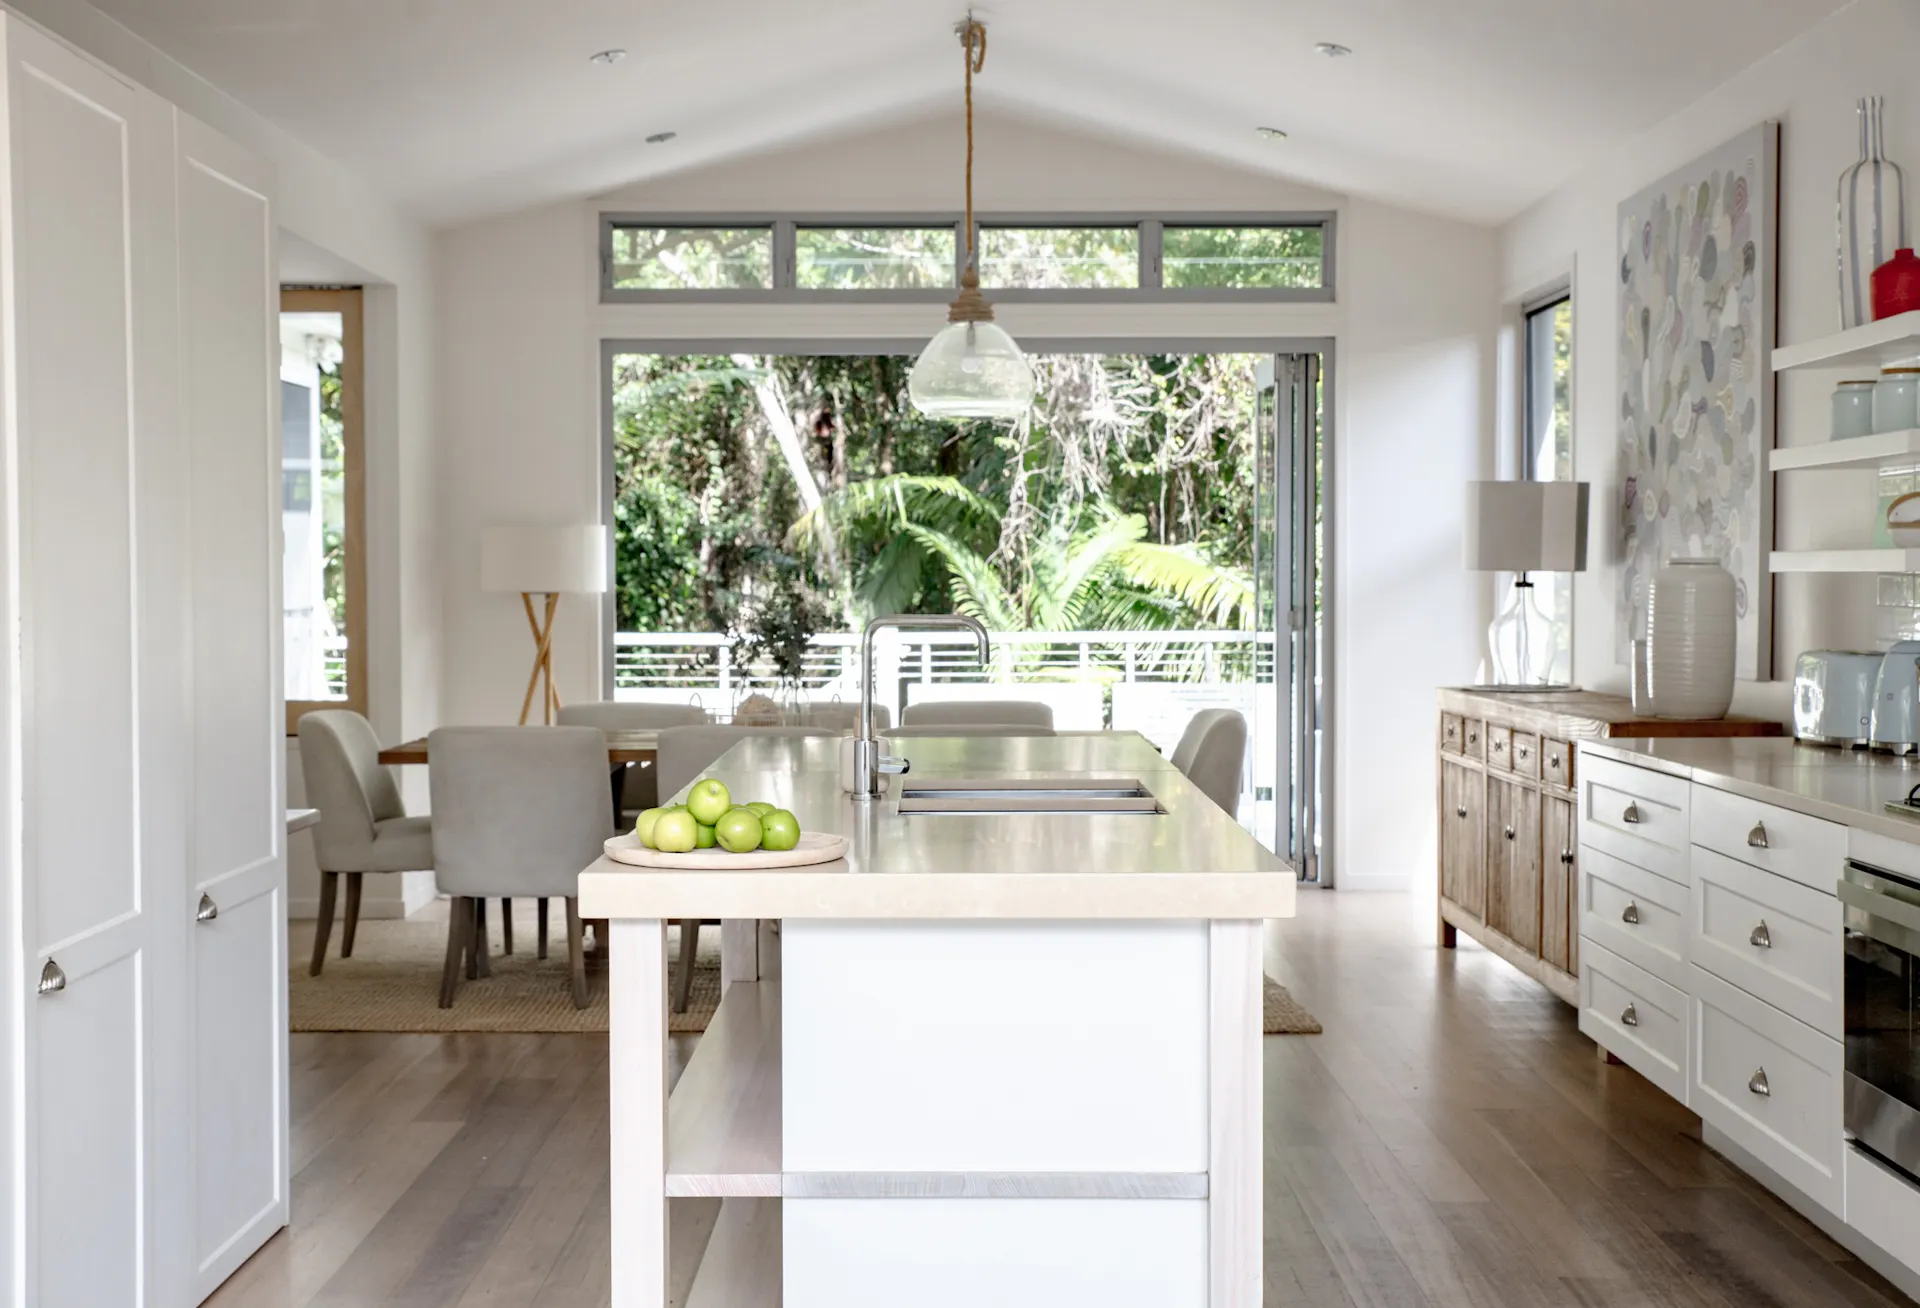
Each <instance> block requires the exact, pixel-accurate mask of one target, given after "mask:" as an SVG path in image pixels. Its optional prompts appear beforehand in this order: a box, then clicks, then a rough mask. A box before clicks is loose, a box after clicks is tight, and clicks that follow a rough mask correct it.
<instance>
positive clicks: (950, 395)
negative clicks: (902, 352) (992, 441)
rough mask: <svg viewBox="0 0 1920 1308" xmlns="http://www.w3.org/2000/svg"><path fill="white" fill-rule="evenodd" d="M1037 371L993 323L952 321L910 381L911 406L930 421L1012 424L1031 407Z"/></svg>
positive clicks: (930, 346)
mask: <svg viewBox="0 0 1920 1308" xmlns="http://www.w3.org/2000/svg"><path fill="white" fill-rule="evenodd" d="M1033 391H1034V377H1033V366H1032V365H1031V364H1029V363H1028V362H1027V360H1026V356H1025V355H1023V354H1021V353H1020V347H1019V346H1018V345H1016V344H1014V341H1013V337H1011V336H1009V335H1007V334H1006V332H1004V331H1002V330H1001V329H1000V327H999V326H998V325H997V324H995V323H993V322H992V321H987V322H950V323H948V324H947V325H946V326H945V327H944V328H942V329H941V331H940V332H939V334H938V335H936V336H935V337H934V338H933V339H932V340H931V341H928V342H927V348H926V349H924V350H922V351H920V357H919V358H918V359H916V360H915V361H914V364H913V372H912V373H911V374H909V375H908V377H907V393H908V394H909V395H910V396H911V397H912V398H913V407H914V408H916V409H918V410H920V412H922V413H924V414H926V415H927V416H928V417H930V418H997V419H1000V420H1002V421H1008V422H1010V421H1013V420H1015V419H1017V418H1019V417H1020V415H1021V414H1023V413H1025V412H1026V411H1027V408H1028V406H1029V405H1031V404H1032V403H1033Z"/></svg>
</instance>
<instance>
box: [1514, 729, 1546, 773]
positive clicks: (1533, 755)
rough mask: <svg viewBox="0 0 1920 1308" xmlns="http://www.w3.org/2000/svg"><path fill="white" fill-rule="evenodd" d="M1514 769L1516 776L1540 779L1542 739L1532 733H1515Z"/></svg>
mask: <svg viewBox="0 0 1920 1308" xmlns="http://www.w3.org/2000/svg"><path fill="white" fill-rule="evenodd" d="M1509 753H1510V754H1511V756H1512V759H1513V762H1512V767H1513V771H1514V775H1515V776H1521V777H1529V778H1532V777H1538V776H1539V775H1540V737H1538V736H1536V735H1534V734H1533V733H1532V732H1530V731H1516V732H1514V733H1513V746H1512V748H1511V750H1510V751H1509Z"/></svg>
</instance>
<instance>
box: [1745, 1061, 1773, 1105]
mask: <svg viewBox="0 0 1920 1308" xmlns="http://www.w3.org/2000/svg"><path fill="white" fill-rule="evenodd" d="M1747 1089H1749V1090H1751V1091H1753V1093H1755V1094H1757V1095H1759V1096H1760V1097H1761V1098H1762V1099H1771V1098H1772V1097H1773V1087H1772V1086H1770V1085H1768V1084H1767V1069H1766V1068H1764V1067H1762V1068H1759V1069H1757V1070H1756V1071H1755V1072H1754V1074H1753V1075H1752V1076H1750V1077H1748V1078H1747Z"/></svg>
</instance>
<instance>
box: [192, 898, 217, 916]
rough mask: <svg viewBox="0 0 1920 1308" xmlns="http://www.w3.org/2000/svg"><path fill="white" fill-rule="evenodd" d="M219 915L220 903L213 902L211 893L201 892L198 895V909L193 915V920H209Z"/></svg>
mask: <svg viewBox="0 0 1920 1308" xmlns="http://www.w3.org/2000/svg"><path fill="white" fill-rule="evenodd" d="M219 916H220V905H218V904H216V903H214V902H213V896H212V895H208V894H202V895H201V896H200V908H199V911H198V912H196V913H195V914H194V915H193V920H194V921H196V922H211V921H213V919H215V918H216V917H219Z"/></svg>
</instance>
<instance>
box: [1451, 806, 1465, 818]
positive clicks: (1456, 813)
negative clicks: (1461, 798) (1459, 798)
mask: <svg viewBox="0 0 1920 1308" xmlns="http://www.w3.org/2000/svg"><path fill="white" fill-rule="evenodd" d="M1453 815H1454V816H1455V817H1465V816H1466V815H1467V810H1466V806H1465V805H1462V806H1461V807H1459V808H1456V809H1454V810H1453Z"/></svg>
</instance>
